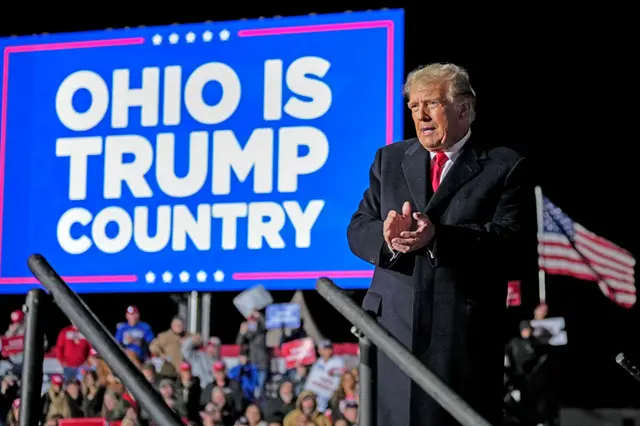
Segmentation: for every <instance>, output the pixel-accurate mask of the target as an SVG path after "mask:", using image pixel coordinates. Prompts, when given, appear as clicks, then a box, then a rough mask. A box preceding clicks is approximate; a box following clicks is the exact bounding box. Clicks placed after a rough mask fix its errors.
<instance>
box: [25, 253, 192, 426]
mask: <svg viewBox="0 0 640 426" xmlns="http://www.w3.org/2000/svg"><path fill="white" fill-rule="evenodd" d="M27 264H28V265H29V269H30V270H31V272H32V273H33V275H34V276H35V277H36V278H37V279H38V281H40V282H41V283H42V285H43V286H44V287H45V288H46V289H47V290H48V291H49V293H50V294H51V296H52V297H53V300H54V302H55V303H56V304H57V305H58V306H59V307H60V309H61V310H62V312H64V314H65V315H66V316H67V317H68V318H69V320H71V322H72V323H73V324H74V325H75V326H76V327H77V328H78V330H80V332H82V334H83V335H84V336H85V337H86V339H87V340H88V341H89V342H90V343H91V345H93V347H94V348H96V350H97V351H98V353H99V354H100V356H101V357H102V358H103V359H104V360H105V362H106V363H107V364H108V365H109V366H110V367H111V369H112V370H113V371H114V373H115V374H116V375H117V376H118V377H119V378H120V379H121V380H122V382H123V383H124V385H125V386H126V388H127V390H128V391H129V392H131V393H132V394H133V396H134V397H135V399H136V401H138V402H139V403H140V405H141V406H142V407H144V408H145V410H147V412H148V413H149V417H151V419H152V420H153V421H155V422H156V423H158V424H161V425H163V426H182V425H183V423H182V420H181V419H180V417H179V416H178V414H176V413H175V412H174V411H173V410H172V409H171V408H169V406H168V405H167V404H165V402H164V400H163V399H162V397H161V396H160V394H159V393H158V392H156V391H155V390H154V389H153V386H152V385H151V384H150V383H149V382H148V381H147V379H146V378H145V377H144V375H143V374H142V372H140V370H138V369H137V368H136V366H135V365H134V364H133V363H132V362H131V361H130V360H129V358H128V357H127V355H126V354H125V353H124V351H123V350H122V349H121V348H120V346H119V345H118V343H117V342H116V341H115V339H114V338H113V336H112V335H111V334H110V333H109V331H108V330H107V329H106V328H105V326H104V325H103V324H102V323H101V322H100V320H98V318H96V316H95V315H94V314H93V312H91V310H90V309H89V308H88V307H87V305H86V304H85V303H84V302H83V301H82V299H80V297H78V295H77V294H76V293H75V292H74V291H73V290H71V288H69V286H68V285H67V283H65V282H64V281H63V280H62V278H60V276H59V275H58V274H57V273H56V271H55V270H54V269H53V268H52V267H51V265H49V263H48V262H47V261H46V259H45V258H44V257H42V256H41V255H39V254H34V255H31V256H30V257H29V260H28V262H27ZM44 296H45V295H44V293H43V292H42V291H41V290H31V291H30V292H29V295H28V297H27V309H28V310H30V311H29V312H28V314H29V315H28V317H27V333H26V335H25V354H24V370H23V373H22V388H21V391H20V401H21V403H20V426H37V425H38V424H39V421H40V418H39V414H40V413H41V408H40V403H39V398H37V397H35V399H34V396H33V395H36V396H38V395H40V392H41V387H42V363H43V362H44V350H43V349H41V347H42V346H43V342H44V333H43V330H42V323H41V322H42V321H43V320H44V319H45V317H43V316H41V315H40V314H39V312H38V311H39V307H41V306H42V305H43V304H44V303H46V302H43V301H44V300H45V297H44ZM32 345H33V347H32V348H31V350H29V349H30V348H29V346H32ZM38 372H39V374H37V373H38ZM30 412H31V413H34V415H29V414H27V413H30Z"/></svg>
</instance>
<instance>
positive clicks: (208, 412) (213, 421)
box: [200, 402, 233, 426]
mask: <svg viewBox="0 0 640 426" xmlns="http://www.w3.org/2000/svg"><path fill="white" fill-rule="evenodd" d="M200 419H201V420H202V426H227V425H229V421H227V423H225V422H224V420H223V418H222V411H221V410H220V408H219V407H218V406H216V405H215V404H214V403H212V402H211V403H209V404H207V406H206V407H205V408H204V410H202V411H200ZM231 424H233V423H231Z"/></svg>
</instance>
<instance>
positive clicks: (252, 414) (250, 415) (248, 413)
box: [244, 404, 267, 426]
mask: <svg viewBox="0 0 640 426" xmlns="http://www.w3.org/2000/svg"><path fill="white" fill-rule="evenodd" d="M244 417H245V418H246V419H247V424H248V426H267V422H265V421H264V420H263V418H262V412H261V411H260V407H258V406H257V405H256V404H249V405H247V408H246V409H245V410H244Z"/></svg>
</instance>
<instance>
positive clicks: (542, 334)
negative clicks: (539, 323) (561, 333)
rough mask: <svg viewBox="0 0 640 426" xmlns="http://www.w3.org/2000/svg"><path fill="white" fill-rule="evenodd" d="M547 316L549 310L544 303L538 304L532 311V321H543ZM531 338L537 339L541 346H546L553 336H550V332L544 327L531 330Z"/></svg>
mask: <svg viewBox="0 0 640 426" xmlns="http://www.w3.org/2000/svg"><path fill="white" fill-rule="evenodd" d="M548 314H549V308H548V306H547V305H546V303H540V304H539V305H538V306H536V308H535V309H534V310H533V319H534V320H543V319H545V318H546V317H547V315H548ZM533 337H535V338H536V339H538V340H539V341H540V343H542V344H543V345H546V344H547V343H549V341H550V340H551V338H552V337H553V335H552V334H551V332H550V331H549V330H547V329H546V328H544V327H535V328H534V329H533Z"/></svg>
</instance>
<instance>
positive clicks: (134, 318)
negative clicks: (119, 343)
mask: <svg viewBox="0 0 640 426" xmlns="http://www.w3.org/2000/svg"><path fill="white" fill-rule="evenodd" d="M126 317H127V322H128V323H129V324H131V325H136V324H137V323H138V320H139V319H140V314H139V313H137V312H134V313H129V312H127V314H126Z"/></svg>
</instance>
